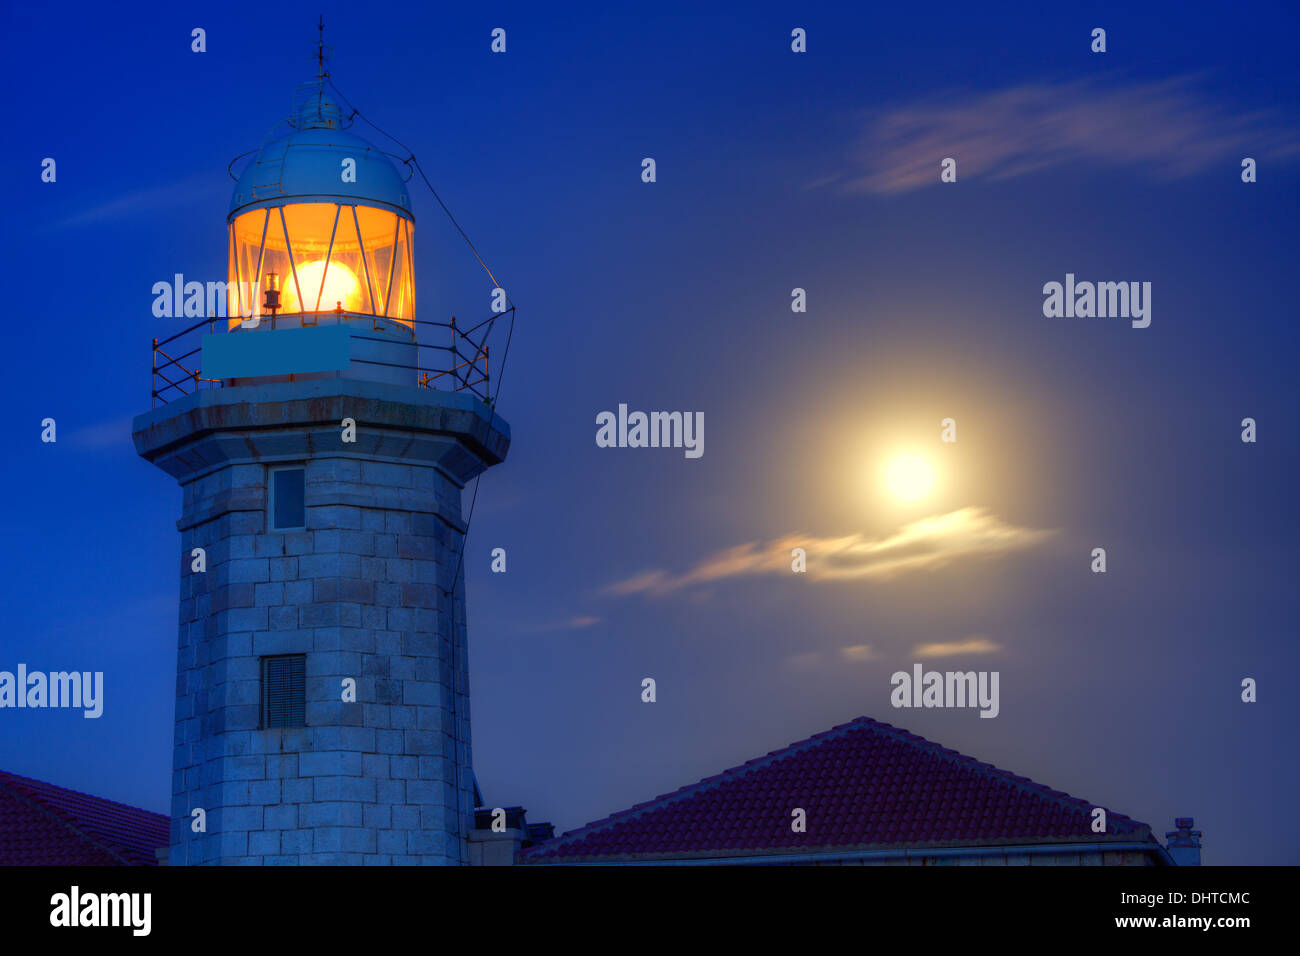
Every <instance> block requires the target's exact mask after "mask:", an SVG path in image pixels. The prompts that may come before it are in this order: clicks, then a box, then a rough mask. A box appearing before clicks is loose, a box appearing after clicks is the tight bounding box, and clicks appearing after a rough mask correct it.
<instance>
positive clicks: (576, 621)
mask: <svg viewBox="0 0 1300 956" xmlns="http://www.w3.org/2000/svg"><path fill="white" fill-rule="evenodd" d="M603 622H604V618H600V617H593V616H592V615H590V614H578V615H575V616H573V617H570V618H567V619H565V620H563V621H555V622H554V623H551V624H541V625H538V626H537V627H534V628H531V630H534V631H577V630H581V629H582V628H585V627H594V626H595V625H597V624H601V623H603Z"/></svg>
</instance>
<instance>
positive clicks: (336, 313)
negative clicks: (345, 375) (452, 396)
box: [152, 306, 515, 408]
mask: <svg viewBox="0 0 1300 956" xmlns="http://www.w3.org/2000/svg"><path fill="white" fill-rule="evenodd" d="M514 311H515V310H514V306H511V307H510V308H508V309H506V310H505V311H504V312H494V313H492V315H490V316H489V317H488V318H486V319H484V320H483V321H481V322H479V323H477V324H476V325H473V326H471V327H469V328H465V327H462V326H461V325H460V324H458V323H457V321H456V317H455V316H452V317H451V319H450V320H449V321H447V322H429V321H425V320H421V319H401V320H397V319H384V318H383V317H382V316H373V315H366V314H364V313H358V312H343V311H341V310H338V309H334V310H331V311H326V312H303V313H298V312H293V313H289V314H287V315H283V314H282V315H278V316H276V315H271V316H266V315H264V316H261V317H260V318H259V327H260V326H261V325H262V324H266V325H269V327H270V328H271V329H272V330H274V329H275V328H276V324H277V322H279V323H285V322H286V321H288V320H295V321H296V324H295V325H294V326H293V327H295V328H301V327H307V328H310V327H312V326H315V325H319V324H320V323H321V320H322V319H332V320H333V322H334V324H341V323H344V322H346V323H348V324H349V325H352V326H354V331H353V334H352V338H353V340H354V341H362V342H379V343H381V344H384V345H400V346H402V347H403V348H409V349H410V352H409V356H410V362H409V363H406V362H384V361H380V360H378V359H368V358H359V357H357V356H353V357H352V360H351V361H352V364H354V365H375V366H384V367H387V368H394V369H409V370H411V371H412V372H414V373H415V374H414V375H413V376H412V378H413V379H414V384H416V385H417V386H419V387H420V388H429V389H437V390H441V391H449V392H470V393H471V394H473V395H474V396H476V397H477V398H479V399H481V400H482V401H484V402H486V403H487V404H488V405H491V404H492V395H491V391H490V386H491V381H492V375H491V364H490V354H491V353H490V352H489V346H488V339H489V337H490V336H491V334H492V331H493V329H495V328H496V323H497V322H498V321H499V320H505V321H506V322H509V321H511V320H513V318H514V316H513V313H514ZM381 320H382V321H384V322H387V323H391V324H393V325H400V326H404V327H406V328H407V329H409V330H410V331H411V339H410V341H401V340H400V339H399V338H397V337H394V336H391V335H390V336H386V337H384V338H378V337H376V336H372V335H358V334H357V333H356V331H355V327H356V326H359V325H362V324H363V323H365V322H370V323H371V326H372V329H373V331H375V332H384V327H383V326H381V325H380V321H381ZM326 324H330V323H329V322H327V323H326ZM205 327H206V330H207V332H208V334H210V335H216V334H220V333H223V332H224V333H225V334H229V333H230V332H231V331H234V330H232V329H230V327H229V320H228V319H225V318H220V319H218V318H215V317H209V318H206V319H202V320H200V321H199V322H196V323H195V324H194V325H191V326H190V327H189V328H187V329H182V330H181V331H179V332H176V333H175V334H173V335H169V336H168V337H167V338H165V339H157V338H155V339H154V340H153V368H152V376H153V386H152V398H153V407H154V408H157V407H158V405H159V404H160V403H161V404H164V405H166V404H168V403H169V402H173V401H176V400H177V399H179V398H180V397H182V396H184V395H189V394H191V393H193V392H195V391H197V390H198V389H200V388H222V387H223V386H224V384H225V383H224V382H223V381H222V380H221V379H218V378H205V377H204V375H203V370H202V368H201V365H202V357H203V348H202V342H201V334H202V333H201V332H200V330H201V329H204V328H205ZM236 328H237V327H236ZM434 330H442V331H441V332H435V331H434ZM242 334H245V335H255V334H257V333H256V332H255V331H253V330H251V329H250V330H245V331H244V332H243V333H242ZM444 334H445V335H446V336H447V344H445V345H439V344H436V343H435V342H433V341H429V339H432V338H433V337H434V336H436V335H444ZM422 335H423V336H424V338H425V339H426V341H421V336H422ZM286 374H288V373H286Z"/></svg>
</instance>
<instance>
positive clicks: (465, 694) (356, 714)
mask: <svg viewBox="0 0 1300 956" xmlns="http://www.w3.org/2000/svg"><path fill="white" fill-rule="evenodd" d="M349 417H350V418H352V419H354V420H355V422H356V424H357V430H356V431H357V434H356V438H357V440H356V442H355V443H344V442H343V441H342V437H341V435H342V430H341V427H340V423H341V422H342V420H343V419H344V418H349ZM135 441H136V447H137V450H138V451H139V452H140V454H142V455H143V456H144V457H146V458H148V459H149V460H150V461H152V462H154V463H155V464H157V465H158V466H159V467H161V468H163V469H164V470H165V471H167V472H168V473H170V474H172V475H173V476H174V477H176V478H177V480H178V481H179V482H180V484H181V487H182V508H181V518H180V521H179V522H177V527H178V528H179V530H180V542H179V544H180V561H179V570H180V575H181V594H180V618H179V634H178V650H177V679H176V712H175V728H176V736H175V750H174V760H173V774H172V778H173V785H172V807H171V816H172V834H171V849H170V856H169V863H171V864H172V865H185V864H268V865H279V864H390V863H391V864H463V863H466V862H467V860H468V852H469V851H468V835H469V833H470V831H471V830H472V828H473V819H472V810H473V777H472V769H471V768H472V763H471V750H470V722H469V680H468V660H467V647H466V625H465V607H464V600H463V596H464V569H463V567H462V568H461V572H460V577H459V580H458V581H453V579H452V578H453V575H454V574H455V572H456V569H457V559H458V555H459V552H460V548H461V547H462V544H463V538H464V533H465V525H464V522H463V518H462V515H461V491H462V489H463V487H464V485H465V483H466V482H467V481H469V480H470V479H471V478H472V477H473V476H474V475H476V474H477V473H478V472H480V471H482V470H483V469H485V468H487V467H489V466H490V465H492V464H495V463H497V462H499V461H501V460H502V459H503V458H504V457H505V454H506V451H507V449H508V446H509V429H508V426H507V425H506V424H505V422H503V421H502V420H501V419H500V418H498V417H497V416H495V415H494V414H493V413H492V412H491V411H490V410H489V409H488V408H487V407H486V406H484V405H483V404H482V403H480V402H477V401H476V400H474V399H473V398H471V397H467V396H463V395H459V394H448V393H442V392H434V391H429V390H424V389H416V388H407V387H402V386H395V385H385V384H380V383H371V382H358V381H350V380H333V381H310V382H296V383H278V384H273V385H244V386H239V387H236V388H224V389H212V390H207V391H201V392H197V393H195V394H193V395H190V396H187V397H186V398H185V399H183V400H182V401H180V402H177V403H174V404H172V405H168V406H166V407H165V408H162V409H157V410H155V411H154V412H151V413H148V414H146V415H142V416H140V417H139V418H137V420H136V423H135ZM278 464H301V465H302V467H303V468H304V476H305V505H306V508H305V513H306V522H305V523H306V527H305V529H303V530H297V531H284V532H280V531H276V530H275V529H273V528H271V527H270V526H269V516H268V512H267V504H268V488H269V484H268V473H269V468H270V467H271V466H274V465H278ZM174 540H175V539H173V541H174ZM195 548H202V549H204V551H205V553H206V565H207V570H206V571H205V572H202V573H196V572H193V571H192V570H191V561H192V558H191V553H192V551H193V549H195ZM453 593H455V594H456V595H457V597H456V600H455V601H454V602H453V599H452V594H453ZM282 654H302V655H305V669H306V679H305V690H306V692H305V714H306V726H305V727H298V728H279V729H277V728H266V727H263V726H262V721H263V715H262V694H263V689H262V686H261V680H262V676H261V675H262V659H263V658H264V657H268V656H275V655H282ZM347 679H351V680H353V681H355V683H356V701H355V702H354V703H353V702H345V701H344V700H343V688H344V681H345V680H347ZM195 809H203V810H204V811H205V812H206V814H207V818H206V831H205V832H194V831H193V829H192V826H191V824H192V820H193V811H194V810H195Z"/></svg>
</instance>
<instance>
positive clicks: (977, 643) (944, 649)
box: [912, 634, 1002, 657]
mask: <svg viewBox="0 0 1300 956" xmlns="http://www.w3.org/2000/svg"><path fill="white" fill-rule="evenodd" d="M1000 650H1002V645H1001V644H997V643H995V642H993V641H990V640H989V639H988V638H987V637H985V636H984V635H982V634H976V635H973V636H971V637H968V638H966V639H965V640H964V641H948V642H946V643H945V642H939V643H935V644H918V645H916V647H914V648H912V656H913V657H956V656H958V655H961V654H992V653H994V652H995V651H1000Z"/></svg>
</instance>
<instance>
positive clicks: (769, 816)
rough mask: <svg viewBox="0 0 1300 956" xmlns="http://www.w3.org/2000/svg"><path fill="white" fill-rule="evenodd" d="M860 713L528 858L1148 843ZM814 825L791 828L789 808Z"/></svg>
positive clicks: (1133, 829) (1130, 824)
mask: <svg viewBox="0 0 1300 956" xmlns="http://www.w3.org/2000/svg"><path fill="white" fill-rule="evenodd" d="M1094 806H1096V804H1092V803H1088V802H1087V801H1085V800H1079V799H1076V798H1075V797H1071V796H1069V795H1068V794H1065V793H1062V792H1061V791H1059V790H1052V789H1050V788H1048V787H1044V786H1042V785H1041V784H1037V783H1034V782H1033V781H1032V780H1029V779H1027V778H1025V777H1019V776H1016V775H1015V774H1012V773H1008V772H1007V771H1005V770H1000V769H998V768H997V767H994V766H993V765H992V764H987V763H981V762H980V761H978V760H975V759H973V758H971V757H967V756H965V755H963V754H960V753H958V752H957V751H955V750H949V749H948V748H946V747H941V746H939V745H938V744H935V743H932V742H930V741H928V740H926V739H925V738H923V737H918V736H917V735H916V734H912V733H909V732H908V731H906V730H902V729H900V728H897V727H892V726H890V725H889V724H885V723H881V722H879V721H876V720H872V719H871V718H869V717H859V718H858V719H857V720H854V721H851V722H850V723H847V724H841V725H840V726H838V727H834V728H832V729H831V730H828V731H826V732H825V733H821V734H817V735H816V736H813V737H809V738H808V739H807V740H803V741H800V742H798V743H795V744H791V745H790V746H789V747H786V748H784V749H782V750H777V751H773V752H772V753H770V754H768V755H766V756H764V757H759V758H757V759H755V760H750V761H749V762H747V763H745V764H743V765H742V766H739V767H733V768H732V769H730V770H726V771H724V772H722V773H720V774H718V775H716V776H713V777H707V778H705V779H704V780H701V781H700V782H699V783H696V784H692V785H691V786H689V787H683V788H682V789H680V790H677V791H676V792H674V793H669V794H665V795H663V796H659V797H656V798H655V799H653V800H650V801H648V802H646V803H641V804H638V805H636V806H634V807H632V808H631V809H629V810H625V811H623V812H621V813H616V814H613V815H612V816H609V817H606V818H605V819H603V820H599V821H597V822H595V823H591V824H588V825H587V826H585V827H581V828H579V829H577V830H572V831H570V832H568V833H565V834H564V835H563V836H560V837H557V838H555V839H553V840H549V841H547V842H545V843H539V844H537V845H535V846H533V847H530V848H529V849H527V850H525V851H523V853H522V854H521V857H520V859H521V862H523V863H569V862H580V861H583V860H592V861H597V862H599V861H608V862H614V861H618V860H641V859H644V860H654V859H661V860H662V859H681V858H690V857H710V856H719V857H725V856H732V855H740V856H755V855H761V854H771V853H783V852H785V853H792V852H808V851H817V850H823V851H843V850H848V849H854V850H857V849H861V850H864V851H867V850H876V849H894V848H899V849H902V848H918V849H919V848H924V847H940V846H944V847H952V846H973V845H1001V846H1008V845H1024V844H1041V843H1067V842H1068V843H1073V842H1080V843H1097V842H1103V841H1107V840H1109V841H1143V842H1145V841H1150V842H1151V843H1152V846H1153V847H1155V846H1158V844H1157V843H1156V842H1155V839H1154V837H1153V836H1152V835H1151V828H1150V827H1149V826H1147V824H1145V823H1140V822H1138V821H1136V820H1133V819H1131V818H1129V817H1127V816H1124V815H1123V814H1121V813H1116V812H1113V811H1111V810H1109V809H1107V812H1106V823H1107V832H1106V833H1104V834H1099V833H1093V832H1092V829H1091V821H1092V817H1091V813H1092V809H1093V807H1094ZM796 807H801V808H803V809H804V811H805V812H806V813H807V832H805V833H794V832H791V819H792V818H791V811H793V810H794V809H795V808H796Z"/></svg>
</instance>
